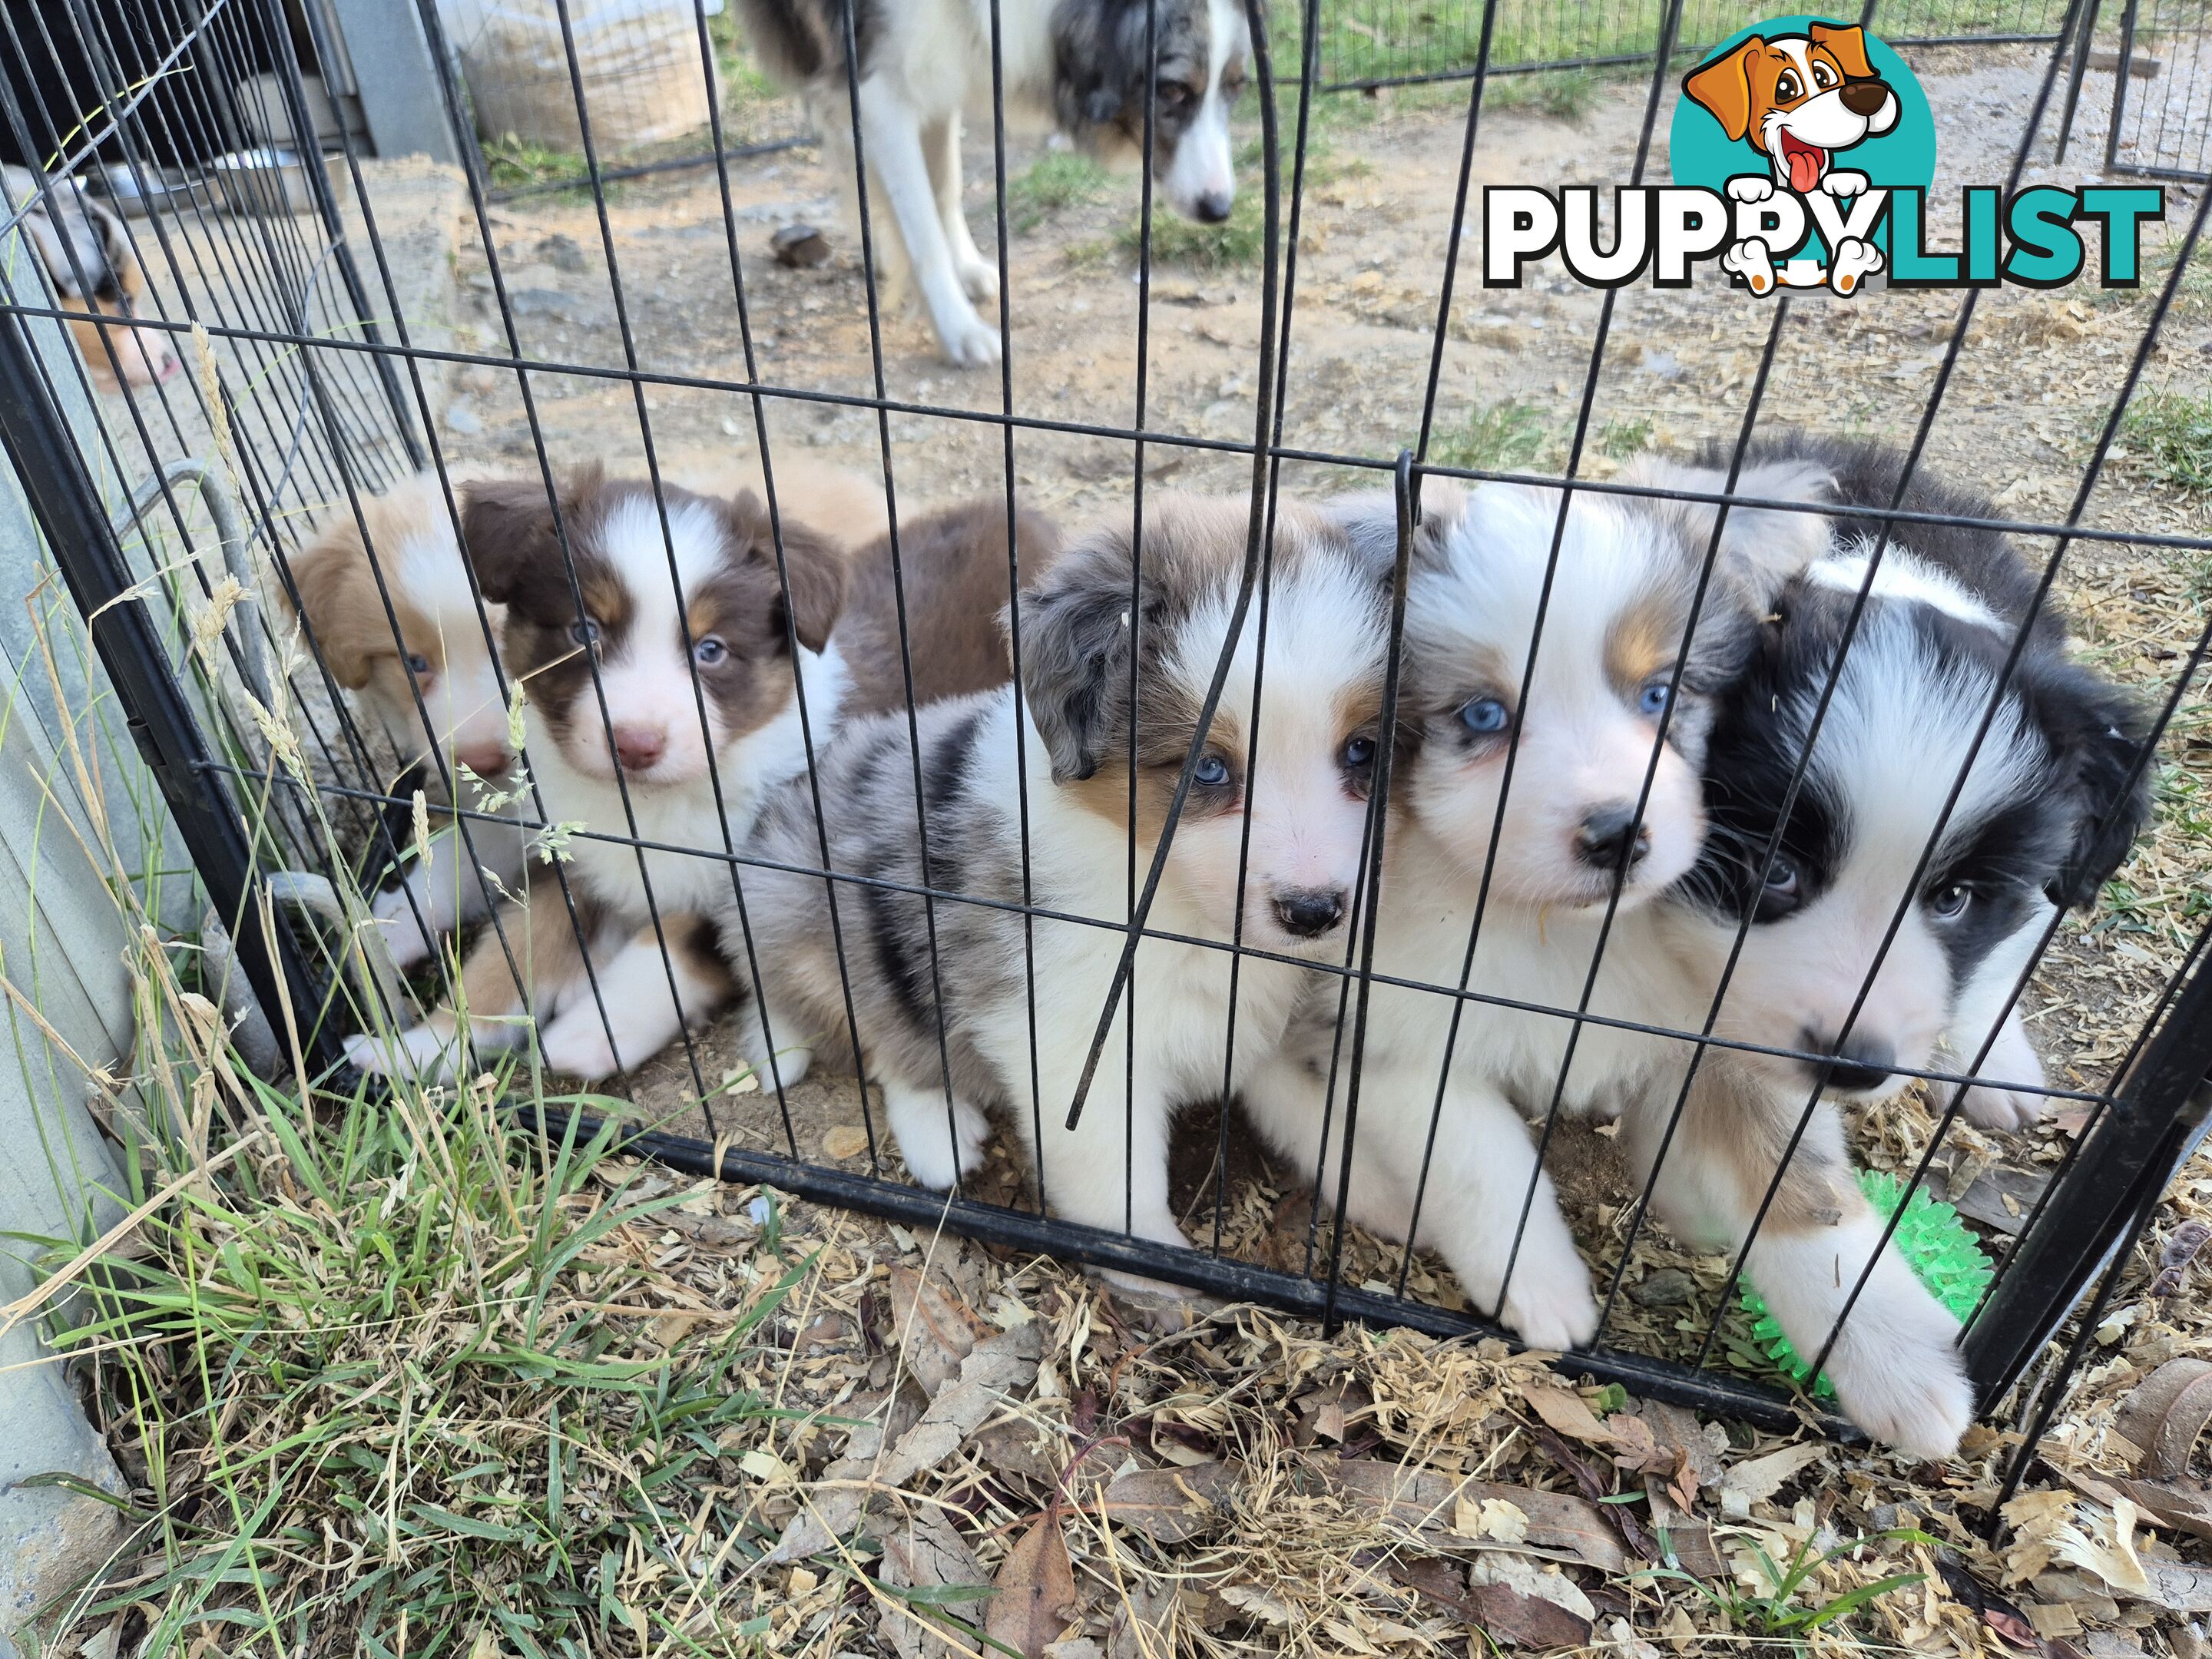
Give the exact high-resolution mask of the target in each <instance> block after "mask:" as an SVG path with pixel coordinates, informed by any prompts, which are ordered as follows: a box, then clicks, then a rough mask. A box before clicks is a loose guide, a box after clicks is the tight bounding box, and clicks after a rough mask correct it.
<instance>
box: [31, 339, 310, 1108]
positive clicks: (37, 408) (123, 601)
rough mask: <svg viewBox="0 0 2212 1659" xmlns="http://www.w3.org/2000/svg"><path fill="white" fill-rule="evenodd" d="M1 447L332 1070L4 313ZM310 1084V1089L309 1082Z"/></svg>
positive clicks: (133, 719)
mask: <svg viewBox="0 0 2212 1659" xmlns="http://www.w3.org/2000/svg"><path fill="white" fill-rule="evenodd" d="M0 444H4V446H5V447H6V450H7V453H8V459H9V461H10V462H11V463H12V464H13V465H14V466H15V475H16V477H18V478H20V479H21V481H22V484H23V492H24V494H25V495H26V496H27V498H28V499H29V501H30V504H31V509H32V511H33V513H36V514H37V515H38V520H39V524H40V528H41V529H42V530H43V531H44V532H45V534H46V545H47V548H48V549H49V550H50V551H51V552H52V555H53V559H54V562H55V563H56V564H57V565H58V566H59V567H60V568H61V572H62V575H63V578H64V580H66V581H67V582H68V584H69V588H70V597H71V598H73V599H75V600H76V605H77V609H78V611H79V612H80V613H82V616H83V617H84V618H85V626H86V629H87V631H88V632H89V633H90V634H91V635H92V642H93V646H94V648H95V649H96V650H97V651H98V652H99V653H100V663H101V665H102V666H104V667H105V668H106V671H107V677H108V678H109V679H110V680H111V681H112V682H113V684H114V686H115V690H116V696H117V697H118V699H119V700H120V702H121V703H122V706H123V709H124V715H125V720H126V722H127V723H128V725H129V727H130V731H131V738H133V740H134V741H135V742H136V743H137V745H138V750H139V752H140V753H141V754H142V755H143V756H144V757H145V760H146V763H147V765H148V766H149V768H150V769H152V771H153V774H154V779H155V782H156V783H157V784H158V785H159V786H160V787H161V797H162V799H164V800H165V801H167V803H168V806H169V811H170V813H171V816H172V817H173V818H174V819H175V821H176V825H177V829H178V832H179V834H180V835H181V836H183V837H184V842H185V847H186V848H187V849H189V850H190V852H191V855H192V863H193V864H194V866H196V867H197V870H198V872H199V878H200V880H201V882H202V883H203V884H204V885H205V886H206V888H207V890H208V897H209V899H210V902H212V903H213V904H214V906H215V908H216V913H217V914H218V915H221V916H222V919H223V925H224V926H225V927H228V928H229V929H230V936H231V939H233V940H234V942H235V944H236V946H237V949H238V957H239V965H240V967H241V968H242V969H244V970H245V972H246V980H247V982H248V983H249V984H251V985H252V987H253V994H254V996H255V997H256V998H257V999H258V1000H259V1001H260V1004H261V1006H262V1009H263V1011H264V1012H266V1013H267V1014H268V1015H269V1016H270V1019H271V1020H272V1021H273V1020H276V1019H279V1018H282V1017H283V1010H284V1009H285V1008H286V1007H287V1006H289V1007H290V1008H291V1009H292V1011H293V1012H295V1014H296V1015H297V1016H299V1017H300V1018H303V1019H312V1020H313V1024H311V1025H310V1026H309V1028H308V1029H307V1030H304V1031H302V1032H301V1034H300V1036H301V1048H302V1050H303V1052H304V1053H305V1054H307V1056H308V1057H309V1060H310V1063H311V1064H314V1065H318V1066H320V1065H325V1064H327V1063H329V1062H330V1061H331V1060H334V1059H335V1058H336V1056H337V1043H336V1040H335V1038H334V1037H333V1036H332V1035H331V1032H330V1030H328V1029H327V1028H326V1026H325V1024H323V1022H322V1021H321V1020H320V1019H319V1018H315V1016H316V1015H317V1013H318V1012H319V1010H320V1009H321V1008H322V1007H323V1006H324V1000H325V987H324V986H322V985H321V984H320V983H319V982H318V981H317V979H316V977H315V976H314V975H313V974H311V973H310V972H309V971H308V969H307V963H306V960H305V958H304V957H302V955H301V951H300V948H299V944H298V941H297V940H296V939H294V938H293V936H292V931H291V927H290V926H289V923H288V922H287V921H286V920H285V918H284V916H283V914H282V913H281V912H275V913H272V914H271V915H270V918H269V921H270V927H269V929H268V937H266V938H264V930H263V928H262V927H261V925H260V921H261V917H260V915H259V914H258V913H259V911H260V907H261V901H262V900H263V899H264V897H265V896H266V890H265V889H264V888H263V887H262V885H261V882H260V878H259V873H258V872H257V871H256V870H255V868H254V866H253V856H252V843H251V842H250V840H249V838H248V836H247V832H246V826H245V825H244V824H243V823H240V821H239V819H238V817H237V816H236V814H235V812H234V810H233V808H232V806H231V804H230V800H229V797H228V794H227V793H226V792H225V791H224V790H223V789H222V787H221V786H220V785H219V784H218V783H217V782H216V774H215V773H214V771H213V770H212V769H211V763H212V760H213V757H212V756H211V755H210V752H209V750H208V747H207V744H206V742H205V740H204V738H202V737H201V735H200V731H199V727H198V726H197V723H196V722H195V720H194V719H193V714H192V708H191V703H190V702H188V701H186V699H185V695H184V692H183V690H181V689H180V688H179V686H178V684H177V683H176V680H175V679H174V678H173V677H172V676H171V675H170V673H169V672H168V671H167V668H166V667H165V666H164V665H163V657H162V652H161V641H160V638H159V636H158V635H156V634H155V629H154V624H153V620H152V618H151V617H149V615H148V614H147V611H146V606H145V604H144V602H143V600H142V599H139V598H137V596H136V595H135V594H134V593H133V592H132V588H133V584H132V582H131V573H130V571H129V569H128V568H127V567H126V566H125V563H124V560H123V550H122V549H121V547H119V546H118V544H117V543H116V541H115V538H114V532H113V531H112V528H111V527H110V526H109V523H108V520H107V514H106V511H105V509H104V507H103V506H102V504H101V501H100V492H99V490H98V489H96V488H95V487H94V484H93V481H92V479H91V477H90V476H89V475H88V474H87V473H86V471H85V470H84V465H83V461H82V458H81V457H80V456H79V455H78V453H77V449H76V439H75V436H74V435H73V434H72V433H71V432H70V426H69V423H68V422H67V421H66V420H64V418H63V416H62V412H61V410H60V408H59V407H58V405H57V404H55V403H54V401H53V398H52V396H51V395H50V394H49V392H48V391H47V389H46V380H45V377H44V376H43V375H42V374H40V368H39V362H38V357H37V354H36V352H35V350H34V349H33V346H32V344H31V341H30V337H29V336H28V334H27V332H26V331H25V330H24V327H23V322H22V319H21V318H20V317H15V316H13V315H9V314H7V313H0ZM270 938H273V939H274V941H275V944H276V953H275V955H274V957H272V956H271V955H270V950H269V939H270ZM300 1081H301V1086H302V1087H305V1086H306V1084H307V1079H304V1078H302V1079H300Z"/></svg>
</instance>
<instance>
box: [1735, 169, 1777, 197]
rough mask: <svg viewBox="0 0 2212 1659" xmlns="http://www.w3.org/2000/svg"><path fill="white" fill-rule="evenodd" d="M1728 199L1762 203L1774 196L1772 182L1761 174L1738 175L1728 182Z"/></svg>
mask: <svg viewBox="0 0 2212 1659" xmlns="http://www.w3.org/2000/svg"><path fill="white" fill-rule="evenodd" d="M1728 193H1729V199H1730V200H1732V201H1737V202H1764V201H1765V200H1766V199H1767V198H1768V197H1771V196H1772V195H1773V194H1774V180H1773V179H1770V178H1768V177H1767V176H1766V175H1765V173H1738V174H1736V176H1735V178H1733V179H1729V181H1728Z"/></svg>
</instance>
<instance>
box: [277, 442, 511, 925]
mask: <svg viewBox="0 0 2212 1659" xmlns="http://www.w3.org/2000/svg"><path fill="white" fill-rule="evenodd" d="M453 520H454V512H453V508H452V507H449V506H448V504H447V501H446V495H445V490H444V488H443V486H442V485H441V483H440V482H439V480H438V477H437V476H436V475H435V473H430V472H423V473H418V474H416V476H415V477H410V478H406V479H403V480H402V481H401V482H400V483H398V484H396V485H395V486H393V487H392V489H389V490H387V491H386V493H385V494H383V495H364V496H362V497H361V511H360V516H359V518H358V519H356V517H355V515H354V514H353V513H352V512H350V511H349V510H344V509H341V510H340V512H339V513H337V514H336V515H334V516H333V517H331V519H330V520H327V521H325V523H324V525H323V526H322V527H321V528H320V529H319V530H318V531H317V532H316V533H315V535H314V537H313V539H312V540H310V541H309V542H308V544H307V546H306V547H305V548H303V549H302V550H301V551H299V552H298V553H296V554H295V555H293V556H292V557H291V559H290V561H289V567H290V572H291V577H292V587H293V591H294V592H295V593H296V595H297V597H298V603H299V610H300V613H301V617H302V618H303V619H304V621H305V623H306V632H307V637H308V641H309V643H310V644H311V646H312V647H313V649H314V650H315V651H316V652H317V653H319V655H320V657H321V659H322V662H323V665H324V667H325V669H327V670H328V671H329V672H330V675H331V678H332V679H333V680H335V681H337V684H339V685H341V686H343V687H344V688H345V689H346V690H348V691H350V692H351V693H353V695H354V698H355V701H356V703H357V704H358V705H359V707H360V708H362V711H363V712H364V714H366V715H367V716H368V719H369V720H370V721H371V722H372V723H373V726H374V729H375V730H377V731H379V732H381V733H382V734H383V735H384V736H385V737H386V738H388V739H389V740H390V742H391V744H392V748H393V750H395V752H396V753H397V755H398V759H399V765H398V772H399V773H400V774H401V775H404V774H406V773H408V772H410V771H411V770H414V769H416V768H418V767H420V768H422V771H423V774H424V775H425V778H426V782H425V789H426V792H427V793H429V794H430V795H431V796H432V798H433V799H438V800H440V801H441V802H446V801H447V789H446V782H445V777H446V767H447V765H448V764H450V765H452V766H454V767H458V768H459V769H463V771H465V773H466V774H468V775H473V776H474V777H476V778H477V779H480V780H483V782H484V783H485V784H486V785H487V786H488V787H490V788H492V789H493V790H494V791H495V792H497V793H501V794H512V795H513V799H511V800H509V801H508V802H507V805H508V806H509V807H510V808H511V809H513V811H521V810H523V808H524V807H525V805H526V803H525V801H524V800H523V799H522V797H523V796H524V795H525V794H526V791H512V792H509V791H505V790H503V789H501V787H500V786H501V781H502V780H504V779H505V778H506V776H507V771H508V767H509V763H510V762H511V761H512V759H513V750H512V748H511V745H510V739H509V736H508V731H507V703H506V699H505V698H504V697H503V696H501V682H500V674H499V671H498V669H497V667H496V666H495V663H494V655H495V649H496V647H497V642H498V638H499V632H500V628H501V618H502V616H503V612H504V607H503V606H501V605H497V604H494V603H489V602H485V601H483V600H481V599H479V596H478V594H477V589H476V586H475V584H474V583H473V582H472V581H471V578H470V574H469V567H468V561H467V559H466V558H465V557H464V556H463V555H462V552H461V546H460V543H459V540H458V539H457V538H455V536H454V533H453ZM418 697H419V698H420V702H417V698H418ZM447 804H451V803H450V802H447ZM461 804H463V805H471V806H474V805H478V804H479V803H478V802H477V801H475V800H467V799H465V800H464V801H463V802H462V803H461ZM525 844H526V837H525V836H523V834H522V833H521V832H520V830H519V829H514V828H512V827H508V826H504V825H501V824H497V823H485V822H483V821H481V820H479V821H478V822H477V823H472V824H471V826H470V829H469V834H468V838H467V842H466V843H463V842H461V841H460V839H459V837H458V836H457V835H456V834H455V833H454V832H453V831H452V830H450V829H448V830H441V832H440V833H439V834H438V836H436V837H435V838H434V842H433V847H432V850H431V854H430V856H429V858H428V860H427V861H418V862H417V863H416V865H415V866H413V867H412V868H411V869H410V871H409V872H408V874H407V877H406V878H405V879H404V882H402V883H401V884H399V885H398V886H397V887H393V888H390V889H387V890H385V891H384V892H382V893H380V894H378V895H377V896H376V897H375V899H374V901H373V902H372V905H371V909H372V912H373V914H374V916H375V917H376V919H377V921H378V922H379V923H380V925H381V926H382V927H383V930H384V933H385V935H386V940H387V942H388V944H389V945H390V948H391V951H392V960H393V962H394V963H396V964H397V965H398V966H399V967H401V968H402V969H405V968H410V967H412V966H413V965H414V964H415V963H418V962H420V961H422V959H423V958H424V957H427V956H428V954H429V953H430V951H431V950H432V949H433V948H434V944H435V939H436V938H437V937H438V935H439V934H441V933H444V932H445V931H447V929H450V928H452V927H455V926H457V925H458V924H459V923H460V922H462V921H466V920H469V919H470V918H471V917H475V916H480V915H485V914H487V913H488V912H489V908H490V903H491V895H492V894H494V893H496V892H498V891H500V890H501V889H503V888H507V887H511V886H513V885H514V884H517V883H519V882H520V878H521V876H522V873H523V867H524V854H525ZM464 849H465V850H466V851H467V852H470V853H472V854H473V855H474V858H475V860H476V866H477V870H478V871H480V872H483V873H482V874H480V875H478V876H477V877H474V878H464V876H463V875H462V873H461V865H462V864H463V862H464V861H465V860H464V857H463V854H464ZM441 854H442V856H441ZM488 888H489V891H488V890H487V889H488Z"/></svg>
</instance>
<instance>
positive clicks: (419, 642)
mask: <svg viewBox="0 0 2212 1659" xmlns="http://www.w3.org/2000/svg"><path fill="white" fill-rule="evenodd" d="M446 510H447V509H446V504H445V500H444V497H443V496H442V495H441V493H440V491H439V487H438V483H437V481H436V480H435V478H427V477H416V478H410V479H408V480H407V481H406V482H405V483H401V484H398V485H397V486H395V487H394V488H393V489H392V490H390V491H389V492H387V493H386V494H385V495H364V496H362V497H361V516H360V517H359V518H358V519H356V518H355V517H354V516H353V515H352V514H351V513H348V512H342V513H341V515H340V516H339V517H337V518H336V519H333V520H331V522H330V523H329V524H326V525H325V526H323V528H322V529H321V530H320V531H319V532H317V534H316V536H315V538H314V539H313V541H312V542H310V543H308V544H307V546H306V547H305V548H304V549H302V550H301V551H300V552H298V553H296V554H295V555H294V556H292V558H291V560H290V568H291V575H292V585H293V586H294V587H295V589H296V590H297V592H298V594H299V605H300V610H301V613H302V614H303V615H304V617H305V618H306V621H307V632H308V635H309V636H310V640H311V642H312V643H313V647H314V648H315V649H316V650H317V651H318V652H319V653H320V654H321V656H322V659H323V662H324V664H325V665H326V666H327V667H328V668H329V670H330V671H331V678H333V679H335V680H336V681H337V683H338V684H340V685H343V686H344V687H345V688H346V689H347V690H349V691H359V690H363V689H365V688H367V689H371V690H374V693H375V694H376V695H378V696H380V697H382V698H384V699H385V700H386V702H388V703H389V705H390V707H391V708H392V711H393V712H395V713H398V712H410V711H412V709H413V708H414V706H415V702H414V693H413V691H412V690H410V687H409V685H408V683H407V671H406V670H405V669H404V667H403V666H402V665H401V659H403V658H404V657H405V656H406V655H407V654H408V653H410V652H411V653H414V654H416V656H419V657H421V658H422V659H423V660H424V661H425V662H427V663H428V664H429V665H430V670H431V671H432V672H434V673H443V672H444V671H445V667H446V641H445V640H444V638H443V636H442V635H441V634H440V632H439V630H438V628H437V625H436V623H434V622H433V621H432V620H431V619H430V617H428V615H427V614H425V613H424V612H423V611H422V609H421V608H420V607H418V606H417V605H416V604H415V603H414V602H413V600H412V599H410V598H409V596H408V594H407V592H406V590H405V588H404V586H402V585H401V584H400V583H399V582H398V580H396V577H395V574H394V572H395V565H396V561H397V560H398V555H399V550H400V548H401V547H402V546H403V545H404V544H406V543H407V542H408V541H409V540H410V539H412V538H416V537H418V536H425V535H431V534H435V532H436V530H437V525H436V522H435V519H434V517H433V515H434V514H442V513H445V511H446ZM372 560H374V562H373V563H372ZM380 575H381V577H382V581H381V584H380V582H379V577H380ZM387 599H389V601H390V605H391V609H390V611H388V612H387V611H386V600H387ZM394 623H397V624H398V629H397V631H395V630H394V628H393V624H394Z"/></svg>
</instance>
